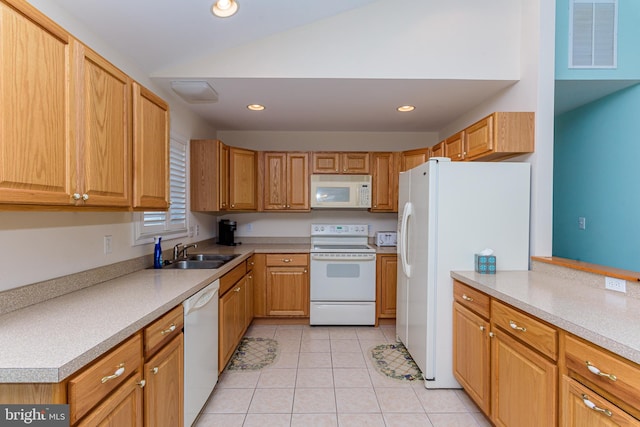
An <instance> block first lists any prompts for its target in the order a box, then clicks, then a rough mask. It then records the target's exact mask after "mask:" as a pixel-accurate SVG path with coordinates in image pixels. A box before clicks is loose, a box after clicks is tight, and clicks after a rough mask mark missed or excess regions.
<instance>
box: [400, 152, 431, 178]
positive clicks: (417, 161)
mask: <svg viewBox="0 0 640 427" xmlns="http://www.w3.org/2000/svg"><path fill="white" fill-rule="evenodd" d="M429 153H430V150H429V148H428V147H425V148H418V149H415V150H409V151H403V152H402V159H401V161H400V172H404V171H408V170H409V169H413V168H415V167H416V166H418V165H421V164H423V163H424V162H426V161H427V160H429V157H430V156H429Z"/></svg>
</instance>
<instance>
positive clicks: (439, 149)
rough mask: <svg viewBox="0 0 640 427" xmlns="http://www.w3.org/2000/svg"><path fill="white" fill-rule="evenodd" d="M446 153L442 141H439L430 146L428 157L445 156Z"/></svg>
mask: <svg viewBox="0 0 640 427" xmlns="http://www.w3.org/2000/svg"><path fill="white" fill-rule="evenodd" d="M446 155H447V153H446V151H445V145H444V141H441V142H438V143H437V144H436V145H434V146H433V147H431V155H430V156H429V157H430V158H431V157H445V156H446Z"/></svg>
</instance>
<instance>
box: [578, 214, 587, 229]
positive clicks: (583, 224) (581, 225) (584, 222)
mask: <svg viewBox="0 0 640 427" xmlns="http://www.w3.org/2000/svg"><path fill="white" fill-rule="evenodd" d="M586 229H587V219H586V218H585V217H583V216H580V217H578V230H586Z"/></svg>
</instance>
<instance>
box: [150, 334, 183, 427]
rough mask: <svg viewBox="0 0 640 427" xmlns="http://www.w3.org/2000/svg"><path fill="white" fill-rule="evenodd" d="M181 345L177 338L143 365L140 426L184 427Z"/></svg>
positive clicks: (181, 338)
mask: <svg viewBox="0 0 640 427" xmlns="http://www.w3.org/2000/svg"><path fill="white" fill-rule="evenodd" d="M183 355H184V341H183V334H179V335H178V336H177V337H175V338H174V339H173V340H172V341H171V342H170V343H169V344H167V345H166V346H164V347H163V348H162V349H161V350H160V352H158V354H156V355H155V356H154V357H152V358H151V359H150V360H149V361H148V362H147V363H145V364H144V376H145V379H146V385H145V387H144V425H145V426H146V427H182V425H183V424H184V416H183V410H184V409H183V405H184V403H183V401H184V356H183Z"/></svg>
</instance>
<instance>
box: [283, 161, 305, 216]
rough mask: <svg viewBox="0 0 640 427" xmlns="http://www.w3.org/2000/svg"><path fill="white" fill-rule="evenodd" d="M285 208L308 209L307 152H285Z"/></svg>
mask: <svg viewBox="0 0 640 427" xmlns="http://www.w3.org/2000/svg"><path fill="white" fill-rule="evenodd" d="M285 181H286V183H287V185H288V190H287V208H288V209H291V210H294V209H295V210H299V211H308V210H309V209H310V204H309V153H287V175H286V180H285Z"/></svg>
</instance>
